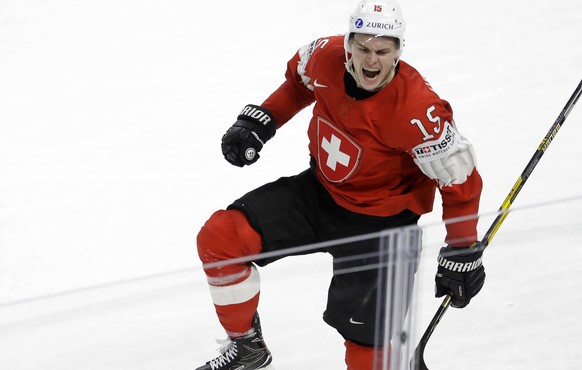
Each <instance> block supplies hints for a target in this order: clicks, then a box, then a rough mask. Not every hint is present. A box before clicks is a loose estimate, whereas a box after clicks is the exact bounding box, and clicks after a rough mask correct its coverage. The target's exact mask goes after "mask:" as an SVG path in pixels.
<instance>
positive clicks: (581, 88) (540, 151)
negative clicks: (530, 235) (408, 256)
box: [410, 80, 582, 370]
mask: <svg viewBox="0 0 582 370" xmlns="http://www.w3.org/2000/svg"><path fill="white" fill-rule="evenodd" d="M581 94H582V80H581V81H580V83H579V84H578V87H576V90H574V93H573V94H572V96H571V97H570V99H569V100H568V102H567V103H566V105H565V106H564V109H562V111H561V112H560V115H558V118H556V121H555V122H554V124H553V125H552V127H550V130H549V131H548V133H547V134H546V136H545V137H544V139H543V140H542V142H541V143H540V145H539V146H538V148H537V149H536V151H535V153H534V155H533V156H532V158H531V159H530V161H529V163H528V164H527V166H526V167H525V169H524V170H523V172H522V173H521V175H520V176H519V178H518V179H517V181H516V182H515V184H514V185H513V188H512V189H511V191H510V192H509V194H508V195H507V197H506V198H505V200H504V201H503V203H502V204H501V207H500V208H499V211H498V212H497V217H496V218H495V220H494V221H493V223H492V224H491V226H490V227H489V230H487V232H486V233H485V236H484V237H483V239H482V240H481V241H480V242H479V243H478V246H477V247H478V248H481V249H483V250H484V249H485V248H487V246H488V245H489V243H490V242H491V240H492V239H493V237H494V236H495V234H496V233H497V230H499V227H500V226H501V224H502V223H503V221H505V218H506V217H507V215H508V214H509V207H511V205H512V203H513V201H514V200H515V198H516V197H517V194H519V192H520V191H521V188H522V187H523V185H524V184H525V182H526V181H527V179H528V178H529V176H530V175H531V173H532V172H533V170H534V168H535V167H536V166H537V164H538V162H539V161H540V159H541V158H542V156H543V155H544V153H545V152H546V150H547V149H548V147H549V146H550V144H551V143H552V140H554V137H555V136H556V134H557V133H558V131H559V130H560V128H561V127H562V124H563V123H564V121H565V120H566V117H568V115H569V114H570V111H571V110H572V108H574V105H576V102H577V101H578V99H579V98H580V95H581ZM451 300H452V298H451V296H450V295H447V296H446V297H445V298H444V300H443V302H442V303H441V305H440V307H439V308H438V310H437V312H436V313H435V315H434V316H433V318H432V320H431V322H430V324H429V325H428V327H427V328H426V330H425V332H424V334H423V335H422V338H421V339H420V342H419V344H418V346H417V347H416V350H415V351H414V356H413V357H412V359H411V361H410V368H411V369H414V370H416V369H418V370H428V367H427V366H426V364H425V362H424V349H425V347H426V344H427V343H428V340H429V338H430V336H431V335H432V333H433V331H434V330H435V328H436V326H437V325H438V323H439V322H440V321H441V319H442V317H443V315H444V314H445V312H446V311H447V308H449V305H450V304H451ZM417 366H418V367H417Z"/></svg>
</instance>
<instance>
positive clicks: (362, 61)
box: [350, 34, 398, 91]
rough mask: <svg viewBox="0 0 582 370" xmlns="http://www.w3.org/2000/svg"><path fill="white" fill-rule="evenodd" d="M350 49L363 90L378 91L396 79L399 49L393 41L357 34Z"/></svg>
mask: <svg viewBox="0 0 582 370" xmlns="http://www.w3.org/2000/svg"><path fill="white" fill-rule="evenodd" d="M350 49H351V53H352V61H353V66H354V71H355V73H356V75H357V76H358V79H359V80H360V81H359V82H360V85H361V87H362V88H363V89H365V90H368V91H376V90H378V89H380V88H382V87H383V86H384V85H385V84H386V83H388V82H390V80H391V79H392V77H394V72H393V69H394V61H395V60H396V58H397V55H398V48H397V45H396V42H394V40H393V39H390V38H387V37H375V36H371V35H365V34H355V35H354V38H353V39H352V40H351V42H350Z"/></svg>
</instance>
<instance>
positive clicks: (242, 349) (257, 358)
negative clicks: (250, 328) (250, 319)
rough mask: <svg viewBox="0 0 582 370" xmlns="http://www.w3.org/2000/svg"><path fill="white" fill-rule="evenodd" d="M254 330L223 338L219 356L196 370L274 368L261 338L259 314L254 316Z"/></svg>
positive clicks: (269, 353)
mask: <svg viewBox="0 0 582 370" xmlns="http://www.w3.org/2000/svg"><path fill="white" fill-rule="evenodd" d="M254 329H255V332H254V333H252V334H249V335H246V336H244V337H240V338H232V339H227V340H225V343H224V345H223V346H222V347H221V348H220V349H219V352H220V356H218V357H217V358H215V359H213V360H210V361H208V362H207V363H206V365H203V366H201V367H199V368H197V369H196V370H255V369H263V370H274V368H273V367H272V366H271V365H270V364H271V360H272V358H271V352H270V351H269V349H268V348H267V346H266V344H265V341H264V340H263V333H262V332H261V323H260V322H259V315H258V314H256V315H255V318H254Z"/></svg>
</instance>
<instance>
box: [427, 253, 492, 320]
mask: <svg viewBox="0 0 582 370" xmlns="http://www.w3.org/2000/svg"><path fill="white" fill-rule="evenodd" d="M477 246H478V245H477ZM482 257H483V250H482V249H481V248H479V247H476V248H471V247H463V248H452V247H450V246H449V247H443V248H441V251H440V253H439V258H438V268H437V273H436V277H435V282H436V286H435V292H436V294H435V295H436V297H437V298H438V297H442V296H444V295H446V294H450V295H451V298H452V301H451V306H453V307H457V308H463V307H465V306H466V305H468V304H469V302H470V301H471V298H473V297H474V296H476V295H477V293H479V291H480V290H481V288H482V287H483V284H484V283H485V268H484V267H483V262H482Z"/></svg>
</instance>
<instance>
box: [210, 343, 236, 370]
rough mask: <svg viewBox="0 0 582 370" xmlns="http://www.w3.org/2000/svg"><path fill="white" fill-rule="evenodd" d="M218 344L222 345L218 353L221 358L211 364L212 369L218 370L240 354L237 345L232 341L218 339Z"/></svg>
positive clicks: (211, 361)
mask: <svg viewBox="0 0 582 370" xmlns="http://www.w3.org/2000/svg"><path fill="white" fill-rule="evenodd" d="M216 343H218V344H220V347H219V348H218V352H219V353H220V356H218V357H217V358H215V359H214V360H210V362H209V364H210V367H211V368H212V369H218V368H220V366H224V365H226V364H227V363H228V362H229V361H232V360H233V359H234V358H235V357H236V355H237V354H238V350H237V347H236V343H235V342H234V341H232V340H230V339H217V340H216Z"/></svg>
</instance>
